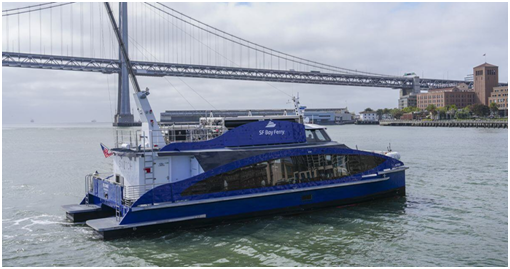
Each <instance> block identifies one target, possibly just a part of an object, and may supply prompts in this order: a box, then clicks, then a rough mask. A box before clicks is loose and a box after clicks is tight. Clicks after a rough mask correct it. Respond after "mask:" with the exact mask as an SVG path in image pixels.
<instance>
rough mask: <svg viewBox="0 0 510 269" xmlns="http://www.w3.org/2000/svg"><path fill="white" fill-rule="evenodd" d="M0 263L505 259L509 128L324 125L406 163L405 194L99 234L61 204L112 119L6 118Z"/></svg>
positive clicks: (96, 166)
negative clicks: (125, 234)
mask: <svg viewBox="0 0 510 269" xmlns="http://www.w3.org/2000/svg"><path fill="white" fill-rule="evenodd" d="M2 131H3V139H2V144H3V149H2V157H3V161H2V168H3V175H2V176H3V177H2V263H3V265H4V266H508V254H507V253H508V130H507V129H483V128H433V127H382V126H377V125H364V126H356V125H343V126H329V127H328V132H329V134H330V136H331V137H332V138H333V139H334V140H336V141H338V142H340V143H344V144H346V145H347V146H349V147H352V148H356V147H358V148H359V149H370V150H386V149H387V147H388V146H389V144H391V148H392V149H393V150H395V151H398V152H400V154H401V156H402V161H403V162H404V163H405V164H406V166H409V167H410V169H409V170H407V172H406V185H407V195H406V196H405V197H400V198H388V199H382V200H377V201H373V202H368V203H362V204H357V205H353V206H347V207H334V208H329V209H325V210H320V211H315V212H310V213H306V214H301V215H295V216H285V217H282V216H273V217H267V218H259V219H250V220H247V221H244V222H236V223H230V224H222V225H217V226H212V227H207V228H200V229H194V230H178V231H168V232H164V233H159V234H154V235H151V236H144V237H137V238H126V239H120V240H114V241H107V242H104V241H102V240H100V239H98V237H97V236H95V235H94V233H93V232H92V230H91V229H90V228H88V227H87V226H84V225H75V224H71V223H69V222H68V221H66V219H65V212H64V211H63V210H62V209H61V205H64V204H73V203H74V204H76V203H79V202H80V201H81V199H82V198H83V196H84V188H85V187H84V176H85V175H86V174H89V173H92V172H94V171H99V172H105V173H106V172H109V171H111V169H112V168H111V167H112V165H111V160H110V159H105V158H104V156H103V153H102V152H101V149H100V146H99V143H100V142H103V143H105V144H106V145H112V144H113V134H114V129H113V127H111V124H110V123H89V124H58V125H37V124H30V125H10V126H9V125H7V126H6V125H4V126H3V128H2Z"/></svg>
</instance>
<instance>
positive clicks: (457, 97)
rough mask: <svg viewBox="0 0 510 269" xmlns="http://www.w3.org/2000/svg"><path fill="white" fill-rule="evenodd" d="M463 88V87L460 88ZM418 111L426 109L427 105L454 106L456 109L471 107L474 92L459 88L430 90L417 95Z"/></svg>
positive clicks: (473, 100)
mask: <svg viewBox="0 0 510 269" xmlns="http://www.w3.org/2000/svg"><path fill="white" fill-rule="evenodd" d="M461 87H462V88H465V87H464V86H461ZM417 99H418V101H417V105H418V108H419V109H426V108H427V106H428V105H435V106H436V107H445V106H450V105H455V106H457V107H458V108H462V107H466V106H468V105H472V104H473V103H474V102H475V92H474V91H472V90H462V89H460V88H459V87H450V88H441V89H431V90H429V91H428V92H427V93H420V94H418V95H417Z"/></svg>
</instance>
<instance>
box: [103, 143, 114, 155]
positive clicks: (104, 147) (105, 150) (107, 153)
mask: <svg viewBox="0 0 510 269" xmlns="http://www.w3.org/2000/svg"><path fill="white" fill-rule="evenodd" d="M100 144H101V149H102V150H103V154H104V157H105V158H108V157H110V156H112V155H113V152H110V149H109V148H107V147H106V146H105V145H104V144H103V143H100Z"/></svg>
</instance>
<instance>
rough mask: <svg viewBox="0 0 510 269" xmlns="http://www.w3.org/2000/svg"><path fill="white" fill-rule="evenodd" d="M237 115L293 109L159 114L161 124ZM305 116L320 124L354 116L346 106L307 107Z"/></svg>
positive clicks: (288, 112)
mask: <svg viewBox="0 0 510 269" xmlns="http://www.w3.org/2000/svg"><path fill="white" fill-rule="evenodd" d="M211 114H212V116H214V117H237V116H249V115H251V116H270V115H294V114H295V113H294V110H293V109H230V110H167V111H165V112H162V113H161V114H160V120H161V123H162V124H183V123H198V122H199V119H200V118H201V117H210V116H211ZM305 117H307V118H309V119H310V121H313V123H316V124H321V125H331V124H345V123H352V122H353V121H354V116H353V115H352V114H351V113H350V112H349V110H348V109H347V108H309V109H306V110H305Z"/></svg>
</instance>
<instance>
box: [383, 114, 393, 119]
mask: <svg viewBox="0 0 510 269" xmlns="http://www.w3.org/2000/svg"><path fill="white" fill-rule="evenodd" d="M392 119H393V116H392V115H391V114H389V113H388V114H382V115H381V120H392Z"/></svg>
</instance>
